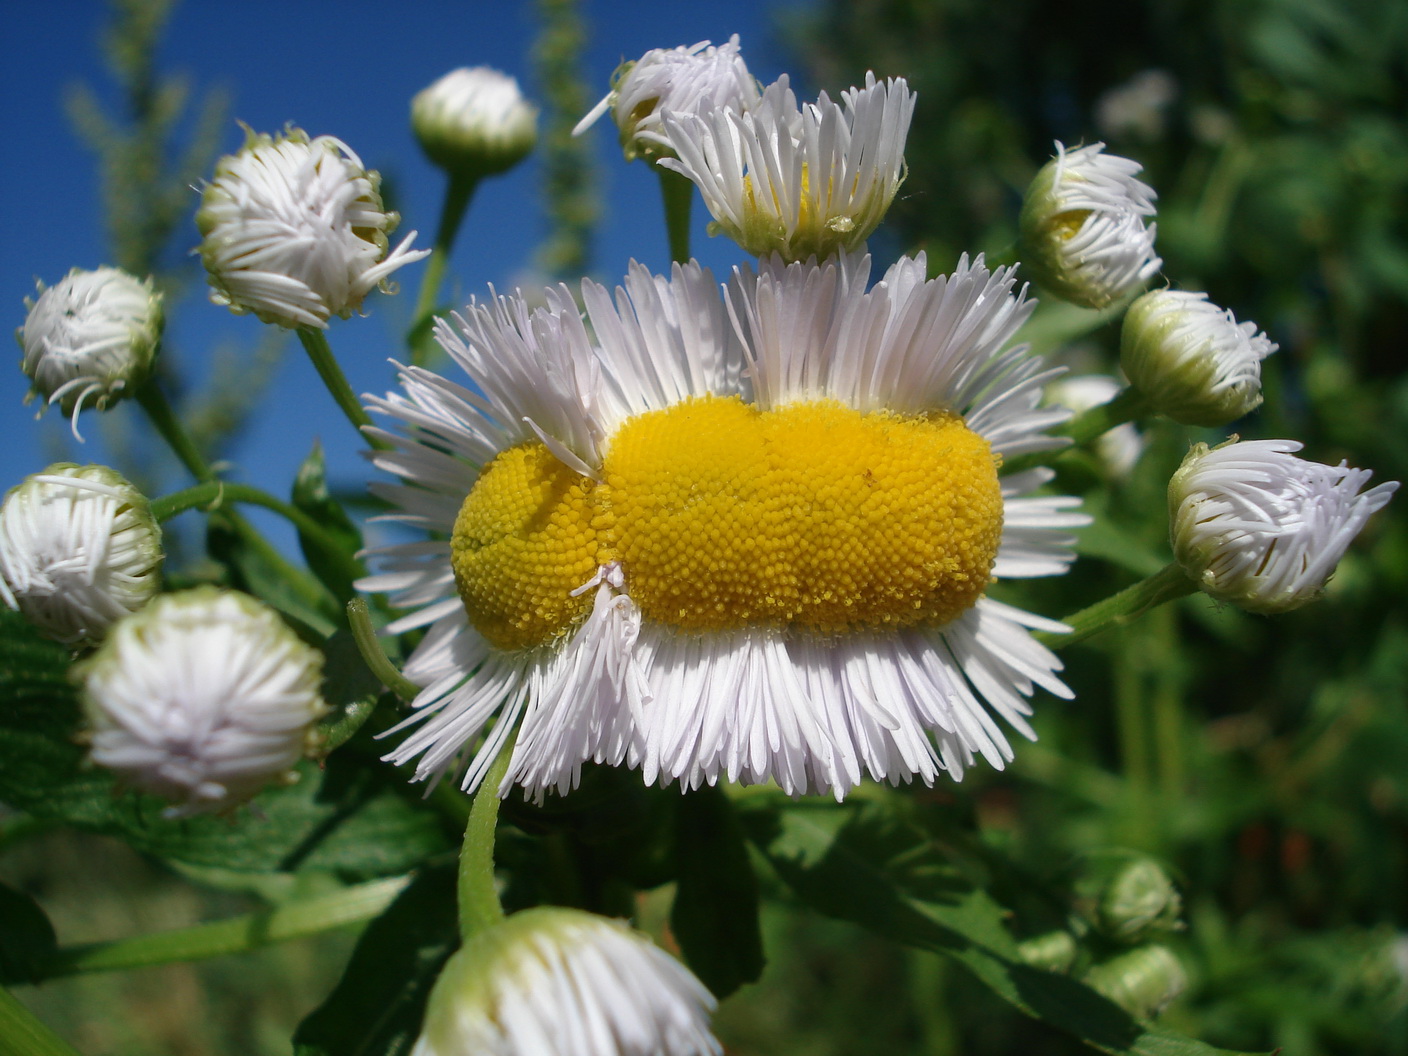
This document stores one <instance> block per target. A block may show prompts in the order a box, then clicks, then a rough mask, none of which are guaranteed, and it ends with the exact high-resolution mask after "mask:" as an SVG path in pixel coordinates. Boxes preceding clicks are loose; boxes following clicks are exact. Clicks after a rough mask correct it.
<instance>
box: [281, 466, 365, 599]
mask: <svg viewBox="0 0 1408 1056" xmlns="http://www.w3.org/2000/svg"><path fill="white" fill-rule="evenodd" d="M293 504H294V506H296V507H297V508H298V509H300V510H302V511H303V512H304V513H306V514H308V516H310V517H312V518H313V519H314V520H316V521H317V522H318V523H319V524H320V525H322V527H323V529H324V530H325V531H327V532H328V534H329V535H331V536H332V537H333V538H334V540H336V542H337V543H338V544H339V545H340V546H341V547H342V552H343V554H346V555H350V554H355V553H356V552H357V551H358V550H359V549H360V548H361V546H362V537H361V534H360V533H359V532H358V531H357V526H356V525H355V524H353V523H352V520H351V518H349V517H348V516H347V513H346V511H345V510H343V508H342V506H341V505H340V504H339V503H338V501H337V500H336V499H334V498H333V497H332V493H331V492H330V491H329V490H328V478H327V463H326V462H325V461H324V459H323V445H322V444H321V443H319V442H317V441H314V443H313V450H312V451H310V452H309V453H308V457H307V458H305V459H304V460H303V464H302V465H301V466H299V467H298V475H297V476H295V477H294V480H293ZM298 545H299V547H300V548H302V550H303V557H304V560H306V561H307V562H308V568H309V569H310V570H312V572H313V574H314V575H315V576H317V577H318V579H319V581H320V582H322V584H323V585H324V586H325V587H327V588H328V590H330V591H331V592H332V594H333V596H334V597H335V598H337V600H338V601H339V602H341V603H342V604H344V605H345V604H347V602H348V601H350V600H351V599H352V598H353V597H354V596H355V594H356V591H355V589H354V588H353V586H352V579H351V577H350V576H349V575H348V574H347V571H346V569H347V565H346V562H345V561H338V560H337V559H336V557H334V556H333V555H330V554H329V553H328V552H327V550H326V548H325V547H324V546H323V545H321V544H320V543H319V541H318V540H316V539H314V538H312V537H310V536H308V535H306V534H304V533H303V532H299V533H298Z"/></svg>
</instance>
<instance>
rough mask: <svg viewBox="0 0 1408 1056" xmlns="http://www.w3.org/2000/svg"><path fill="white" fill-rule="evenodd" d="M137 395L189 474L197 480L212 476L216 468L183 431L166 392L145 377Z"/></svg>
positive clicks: (211, 477) (153, 380) (212, 477)
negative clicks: (211, 465)
mask: <svg viewBox="0 0 1408 1056" xmlns="http://www.w3.org/2000/svg"><path fill="white" fill-rule="evenodd" d="M136 399H137V403H138V404H140V405H141V408H142V410H144V411H146V412H147V417H148V418H150V419H151V422H152V425H154V426H155V427H156V431H157V432H158V433H160V434H161V438H162V439H163V440H165V441H166V443H167V444H168V445H169V446H170V447H171V450H172V451H174V452H175V453H176V457H177V458H179V459H180V460H181V464H182V465H183V466H185V467H186V468H187V469H188V470H190V471H191V476H193V477H195V478H196V480H214V479H215V471H214V470H213V469H211V468H210V463H209V462H207V461H206V460H205V456H204V455H202V454H201V453H200V450H199V449H198V448H197V447H196V445H195V441H194V440H192V439H191V437H190V434H189V433H187V432H186V428H185V426H183V425H182V424H181V421H180V419H178V418H177V417H176V413H175V412H174V411H173V410H172V409H171V404H170V402H169V401H168V400H167V399H166V394H165V393H164V392H162V391H161V387H160V386H159V385H158V384H157V383H156V379H155V378H148V379H147V381H146V382H145V383H144V384H143V385H142V386H141V387H140V388H139V389H138V390H137V396H136Z"/></svg>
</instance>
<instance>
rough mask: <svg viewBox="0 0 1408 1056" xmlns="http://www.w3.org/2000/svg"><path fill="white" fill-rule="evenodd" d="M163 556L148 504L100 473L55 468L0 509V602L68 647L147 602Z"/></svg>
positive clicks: (93, 637) (86, 641)
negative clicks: (20, 613)
mask: <svg viewBox="0 0 1408 1056" xmlns="http://www.w3.org/2000/svg"><path fill="white" fill-rule="evenodd" d="M162 556H163V555H162V549H161V529H160V528H159V527H158V526H157V523H156V521H155V520H153V519H152V515H151V507H150V505H149V504H148V502H147V500H146V498H145V497H144V496H143V495H142V493H141V492H139V491H138V490H137V489H136V488H134V487H133V486H132V485H131V484H129V483H128V482H127V480H126V479H125V478H124V477H122V476H121V474H119V473H117V472H116V471H114V470H111V469H108V468H107V467H106V466H75V465H72V464H70V463H67V462H59V463H56V464H54V465H52V466H50V467H49V468H48V469H46V470H45V471H44V472H43V473H38V474H35V475H34V476H32V477H29V478H27V479H26V480H25V482H24V483H23V484H21V485H19V486H18V487H15V488H11V489H10V492H9V494H7V495H6V496H5V502H4V505H3V506H0V599H3V600H4V602H5V604H7V605H9V606H10V608H12V609H18V610H19V611H20V612H22V613H24V615H25V616H26V617H27V618H28V619H29V620H30V622H31V623H34V624H35V625H36V626H38V627H39V629H40V630H41V631H43V632H44V633H45V634H46V635H48V636H49V637H50V638H55V639H57V640H58V641H61V642H63V643H65V644H66V645H91V644H93V643H95V642H97V641H98V640H99V639H101V638H102V637H103V635H104V634H105V633H106V632H107V629H108V627H109V626H110V625H111V624H112V623H113V622H114V621H115V620H117V619H119V618H121V617H123V616H125V615H127V614H128V613H129V612H135V611H136V610H137V609H140V608H141V607H142V606H143V605H145V604H146V603H147V602H148V601H150V600H151V598H152V596H153V595H154V594H155V593H156V592H157V588H158V587H159V586H160V581H161V561H162Z"/></svg>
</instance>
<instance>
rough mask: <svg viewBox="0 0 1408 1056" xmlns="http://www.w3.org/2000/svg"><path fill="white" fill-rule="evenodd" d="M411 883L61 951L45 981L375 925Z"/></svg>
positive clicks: (390, 882) (396, 881)
mask: <svg viewBox="0 0 1408 1056" xmlns="http://www.w3.org/2000/svg"><path fill="white" fill-rule="evenodd" d="M408 883H410V878H409V877H405V876H398V877H392V878H391V879H387V880H373V881H371V882H370V883H366V884H358V885H356V886H355V887H348V888H344V889H343V890H341V891H337V892H335V893H333V894H330V895H323V896H322V897H320V898H309V899H304V900H302V901H298V902H290V903H288V904H287V905H283V906H275V907H274V908H272V909H263V910H259V911H258V912H256V913H248V914H245V915H244V916H241V917H233V918H231V919H230V920H221V921H216V922H215V923H213V924H197V925H196V926H195V927H191V928H178V929H176V930H174V931H161V932H157V933H155V934H153V935H138V936H137V937H135V938H131V939H118V940H117V941H115V942H97V943H91V944H88V945H84V946H73V947H70V948H68V949H62V950H59V952H58V953H57V954H55V955H54V957H53V958H52V959H51V960H50V961H48V962H47V963H46V964H44V965H42V966H41V968H40V975H41V977H42V978H46V979H53V978H57V977H59V976H65V975H78V974H80V973H85V972H109V971H116V970H119V969H125V968H143V967H146V966H148V965H153V964H168V963H170V962H172V961H194V960H201V959H204V958H207V957H222V956H224V955H225V954H230V953H244V952H245V951H246V950H253V949H257V948H258V947H260V946H268V945H269V944H271V943H275V942H283V941H285V940H287V939H298V938H302V937H304V936H306V935H316V934H318V933H319V932H323V931H331V930H332V929H334V928H342V927H346V926H347V925H349V924H359V923H361V922H362V921H364V920H370V919H372V918H373V917H375V916H378V915H379V914H380V913H381V912H382V910H384V909H385V908H386V907H387V906H389V905H390V904H391V902H392V901H393V900H394V899H395V898H396V896H397V895H399V894H400V893H401V892H402V890H404V889H405V887H406V885H407V884H408Z"/></svg>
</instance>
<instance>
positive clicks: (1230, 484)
mask: <svg viewBox="0 0 1408 1056" xmlns="http://www.w3.org/2000/svg"><path fill="white" fill-rule="evenodd" d="M1300 448H1301V445H1300V444H1299V443H1297V442H1296V441H1294V440H1248V441H1244V442H1242V443H1228V444H1223V445H1222V446H1221V447H1215V448H1209V447H1208V446H1207V445H1206V444H1195V445H1194V446H1193V450H1192V451H1190V452H1189V453H1188V457H1187V458H1185V459H1184V460H1183V465H1182V466H1180V467H1179V469H1178V472H1176V473H1175V474H1174V475H1173V479H1172V480H1171V481H1169V486H1168V504H1169V515H1170V520H1171V522H1172V541H1173V552H1174V555H1175V556H1176V557H1177V559H1178V562H1179V564H1181V565H1182V566H1183V568H1184V570H1185V571H1187V573H1188V574H1189V575H1190V576H1192V577H1193V578H1194V579H1195V580H1196V581H1197V583H1198V586H1199V587H1201V588H1202V589H1203V590H1204V591H1205V592H1206V593H1208V594H1210V595H1212V596H1213V597H1214V598H1218V599H1219V600H1221V601H1229V602H1231V603H1232V604H1234V605H1239V606H1241V607H1242V608H1244V609H1249V610H1251V611H1252V612H1260V613H1267V614H1270V613H1277V612H1288V611H1290V610H1291V609H1295V608H1299V607H1300V606H1302V605H1304V604H1306V603H1307V602H1309V601H1314V600H1315V599H1316V598H1317V597H1319V596H1320V594H1321V592H1322V588H1323V587H1324V585H1325V582H1326V580H1328V579H1329V578H1330V575H1331V574H1332V573H1333V572H1334V570H1335V566H1336V565H1337V564H1338V563H1339V560H1340V558H1341V557H1343V556H1344V552H1345V550H1346V549H1347V548H1348V547H1349V544H1350V543H1351V542H1352V541H1353V539H1354V537H1355V536H1356V535H1358V534H1359V531H1360V529H1362V528H1363V527H1364V524H1365V522H1366V521H1368V519H1369V518H1370V517H1371V516H1372V515H1373V514H1374V513H1375V512H1376V511H1378V510H1380V509H1382V508H1383V507H1384V506H1385V505H1386V504H1387V503H1388V500H1389V498H1390V497H1391V496H1392V495H1393V493H1394V492H1395V491H1396V490H1397V489H1398V484H1397V483H1396V482H1390V483H1386V484H1380V485H1378V486H1377V487H1375V488H1371V489H1370V490H1369V491H1366V492H1364V493H1363V494H1360V491H1359V489H1360V488H1362V487H1363V486H1364V485H1365V483H1367V482H1368V480H1369V477H1370V476H1371V475H1372V474H1371V473H1370V471H1369V470H1367V469H1350V468H1349V467H1348V466H1346V465H1345V463H1343V462H1341V463H1340V464H1339V465H1338V466H1325V465H1321V464H1320V463H1318V462H1307V461H1305V460H1304V459H1300V458H1296V457H1295V455H1294V454H1293V452H1295V451H1299V450H1300Z"/></svg>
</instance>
